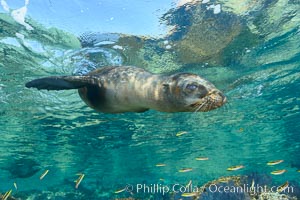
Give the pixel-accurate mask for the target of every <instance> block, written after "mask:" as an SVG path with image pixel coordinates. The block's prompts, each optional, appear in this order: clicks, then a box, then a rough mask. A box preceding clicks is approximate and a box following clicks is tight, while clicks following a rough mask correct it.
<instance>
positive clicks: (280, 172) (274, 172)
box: [271, 169, 286, 175]
mask: <svg viewBox="0 0 300 200" xmlns="http://www.w3.org/2000/svg"><path fill="white" fill-rule="evenodd" d="M284 172H286V170H285V169H282V170H276V171H272V172H271V174H273V175H280V174H283V173H284Z"/></svg>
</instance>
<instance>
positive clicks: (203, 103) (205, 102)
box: [194, 99, 208, 112]
mask: <svg viewBox="0 0 300 200" xmlns="http://www.w3.org/2000/svg"><path fill="white" fill-rule="evenodd" d="M207 102H208V100H207V99H206V101H204V102H202V104H200V106H199V107H198V108H197V109H196V110H195V111H194V112H198V111H199V110H200V109H201V108H202V107H203V106H204V105H205V104H207Z"/></svg>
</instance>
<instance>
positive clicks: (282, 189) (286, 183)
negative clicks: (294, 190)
mask: <svg viewBox="0 0 300 200" xmlns="http://www.w3.org/2000/svg"><path fill="white" fill-rule="evenodd" d="M288 187H289V182H288V181H287V182H285V183H284V184H282V185H281V186H279V187H278V188H277V192H278V193H280V192H282V191H284V190H285V189H286V188H288Z"/></svg>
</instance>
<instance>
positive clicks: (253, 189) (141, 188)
mask: <svg viewBox="0 0 300 200" xmlns="http://www.w3.org/2000/svg"><path fill="white" fill-rule="evenodd" d="M205 188H206V191H207V192H211V193H249V194H257V193H264V192H278V191H280V192H286V193H293V192H294V188H293V187H292V186H288V187H286V188H284V190H282V188H280V186H272V187H268V186H266V185H263V186H262V185H259V184H255V185H252V186H251V185H249V184H244V185H242V186H222V185H216V184H211V185H208V186H206V187H205ZM203 189H204V188H201V187H198V186H194V185H192V184H191V185H189V186H184V185H181V184H174V185H163V184H136V185H131V184H127V185H126V188H125V190H126V191H127V192H130V193H137V194H138V193H145V194H162V195H165V194H168V193H200V192H201V191H203Z"/></svg>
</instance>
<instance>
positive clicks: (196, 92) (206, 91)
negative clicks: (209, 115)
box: [165, 73, 226, 112]
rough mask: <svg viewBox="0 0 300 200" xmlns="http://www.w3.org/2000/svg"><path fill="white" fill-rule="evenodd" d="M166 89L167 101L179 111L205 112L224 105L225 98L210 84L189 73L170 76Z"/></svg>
mask: <svg viewBox="0 0 300 200" xmlns="http://www.w3.org/2000/svg"><path fill="white" fill-rule="evenodd" d="M165 86H167V87H168V93H169V94H168V95H167V96H168V97H169V98H168V99H173V101H172V104H173V105H174V106H176V107H177V108H178V109H182V110H181V111H186V112H207V111H210V110H213V109H216V108H218V107H221V106H222V105H223V104H224V103H226V97H225V96H224V95H223V93H222V92H221V91H220V90H218V89H217V88H216V87H215V86H214V85H213V84H212V83H210V82H209V81H207V80H205V79H204V78H202V77H200V76H198V75H195V74H190V73H180V74H175V75H173V76H171V81H170V84H166V85H165Z"/></svg>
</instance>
